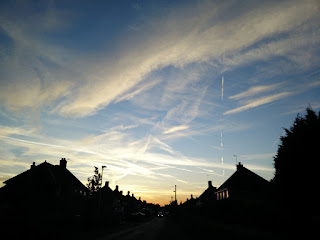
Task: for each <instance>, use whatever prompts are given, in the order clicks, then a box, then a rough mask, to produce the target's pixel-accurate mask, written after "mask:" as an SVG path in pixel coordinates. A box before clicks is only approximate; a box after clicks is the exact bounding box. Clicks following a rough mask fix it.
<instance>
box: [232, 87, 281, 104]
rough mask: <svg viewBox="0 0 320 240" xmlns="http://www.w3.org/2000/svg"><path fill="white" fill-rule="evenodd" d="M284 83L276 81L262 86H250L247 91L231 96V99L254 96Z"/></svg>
mask: <svg viewBox="0 0 320 240" xmlns="http://www.w3.org/2000/svg"><path fill="white" fill-rule="evenodd" d="M282 84H283V83H276V84H271V85H261V86H254V87H251V88H249V89H248V90H247V91H244V92H242V93H239V94H236V95H233V96H230V97H229V99H236V100H238V99H241V98H247V97H252V96H254V95H257V94H259V93H263V92H266V91H270V90H273V89H276V88H277V87H279V86H280V85H282Z"/></svg>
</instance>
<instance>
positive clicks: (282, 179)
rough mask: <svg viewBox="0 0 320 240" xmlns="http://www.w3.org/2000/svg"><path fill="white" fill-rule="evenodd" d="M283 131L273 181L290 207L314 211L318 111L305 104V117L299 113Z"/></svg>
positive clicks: (319, 126) (319, 146)
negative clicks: (284, 133) (306, 106)
mask: <svg viewBox="0 0 320 240" xmlns="http://www.w3.org/2000/svg"><path fill="white" fill-rule="evenodd" d="M284 130H285V132H286V135H285V136H282V137H281V138H280V140H281V141H280V145H279V148H278V152H277V154H276V156H275V157H274V167H275V176H274V178H273V180H272V182H273V183H274V184H275V185H276V187H277V189H278V190H279V192H280V193H281V194H282V197H284V200H285V201H286V203H287V204H288V205H289V206H291V207H293V208H295V209H298V210H299V209H300V211H305V210H307V209H309V210H310V211H314V210H315V208H316V207H315V206H316V201H315V199H316V198H319V193H318V192H317V191H316V189H318V186H319V185H318V183H319V176H318V175H319V173H318V171H319V162H320V158H319V156H320V155H319V149H320V112H319V113H318V115H317V114H316V113H315V112H314V111H313V110H312V109H311V107H308V108H307V109H306V115H305V117H302V116H301V115H299V114H298V115H297V117H296V119H295V121H294V123H293V126H291V127H290V129H286V128H285V129H284Z"/></svg>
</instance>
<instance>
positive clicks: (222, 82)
mask: <svg viewBox="0 0 320 240" xmlns="http://www.w3.org/2000/svg"><path fill="white" fill-rule="evenodd" d="M223 84H224V76H222V79H221V99H222V100H223Z"/></svg>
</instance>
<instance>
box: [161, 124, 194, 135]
mask: <svg viewBox="0 0 320 240" xmlns="http://www.w3.org/2000/svg"><path fill="white" fill-rule="evenodd" d="M186 129H189V126H187V125H181V126H176V127H172V128H169V129H168V130H165V131H164V132H163V133H164V134H168V133H173V132H176V131H181V130H186Z"/></svg>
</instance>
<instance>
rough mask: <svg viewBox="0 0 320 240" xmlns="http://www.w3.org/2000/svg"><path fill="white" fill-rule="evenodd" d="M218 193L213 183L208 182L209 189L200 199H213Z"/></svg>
mask: <svg viewBox="0 0 320 240" xmlns="http://www.w3.org/2000/svg"><path fill="white" fill-rule="evenodd" d="M216 191H217V188H216V187H214V186H212V182H211V181H208V188H207V189H206V190H205V191H204V192H203V193H202V194H201V195H200V198H211V197H213V195H214V193H215V192H216Z"/></svg>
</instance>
